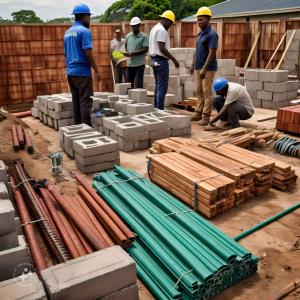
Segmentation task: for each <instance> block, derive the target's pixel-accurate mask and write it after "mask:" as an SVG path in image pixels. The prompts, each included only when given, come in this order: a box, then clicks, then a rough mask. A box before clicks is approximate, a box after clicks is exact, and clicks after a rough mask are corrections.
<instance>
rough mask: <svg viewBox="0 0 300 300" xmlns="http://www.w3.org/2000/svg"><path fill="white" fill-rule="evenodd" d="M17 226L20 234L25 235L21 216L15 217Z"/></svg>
mask: <svg viewBox="0 0 300 300" xmlns="http://www.w3.org/2000/svg"><path fill="white" fill-rule="evenodd" d="M15 226H16V230H17V233H18V236H19V235H23V230H22V228H21V223H20V218H19V217H15Z"/></svg>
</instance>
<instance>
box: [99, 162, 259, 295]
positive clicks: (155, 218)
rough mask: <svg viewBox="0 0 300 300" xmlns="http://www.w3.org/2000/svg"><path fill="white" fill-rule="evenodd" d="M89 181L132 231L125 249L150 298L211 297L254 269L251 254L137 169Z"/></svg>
mask: <svg viewBox="0 0 300 300" xmlns="http://www.w3.org/2000/svg"><path fill="white" fill-rule="evenodd" d="M228 180H229V179H228ZM229 181H230V180H229ZM93 187H94V188H95V189H96V190H97V192H98V193H99V194H100V195H101V197H103V199H104V200H105V201H106V202H107V203H108V204H109V205H110V206H111V207H112V208H113V209H114V210H115V211H116V212H117V213H118V214H119V215H120V216H121V217H122V219H123V220H124V221H125V222H126V223H127V224H128V225H129V226H130V227H131V229H132V230H133V231H134V232H135V233H136V234H137V238H136V241H134V243H133V246H132V247H131V248H130V249H129V250H128V252H129V253H130V254H131V255H132V256H133V258H134V259H135V260H136V262H137V273H138V276H139V278H140V279H141V280H142V281H143V282H144V283H145V285H146V286H147V288H149V290H150V291H151V293H152V294H153V296H154V297H155V298H157V299H191V298H192V299H210V298H213V297H214V296H215V295H217V294H218V293H220V292H221V291H223V290H225V289H227V288H229V287H230V286H232V285H234V284H236V283H238V282H240V281H241V280H243V279H244V278H247V277H249V276H251V274H253V273H255V272H256V270H257V262H258V259H257V258H256V257H255V256H253V255H252V254H251V253H250V252H249V251H247V250H246V249H245V248H243V247H242V246H240V245H239V244H237V243H236V242H235V241H234V240H233V239H231V238H229V237H228V236H226V235H225V234H224V233H222V232H221V231H219V230H218V229H217V228H216V227H215V226H214V225H212V224H211V223H210V222H208V221H206V220H205V219H203V218H202V217H200V216H199V215H198V214H197V213H196V212H194V211H193V210H190V208H189V207H188V206H186V205H185V204H183V203H181V202H180V201H178V200H177V199H175V198H174V197H172V196H170V195H169V194H168V193H166V192H165V191H163V190H162V189H161V188H159V187H157V186H156V185H155V184H153V183H151V182H149V181H148V180H146V179H145V178H142V177H140V175H139V174H137V173H135V172H133V171H127V170H126V169H124V168H122V167H117V168H116V169H115V170H114V171H112V172H105V173H101V174H98V175H97V176H96V177H95V178H94V181H93ZM187 212H189V213H187ZM195 249H197V250H195Z"/></svg>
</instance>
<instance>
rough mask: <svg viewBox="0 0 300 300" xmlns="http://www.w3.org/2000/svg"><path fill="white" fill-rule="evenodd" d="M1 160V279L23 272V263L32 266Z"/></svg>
mask: <svg viewBox="0 0 300 300" xmlns="http://www.w3.org/2000/svg"><path fill="white" fill-rule="evenodd" d="M3 166H5V164H4V162H3V161H0V180H1V181H0V281H3V280H8V279H10V278H13V277H17V276H19V275H21V274H22V265H27V266H29V267H32V264H31V258H30V255H29V252H28V249H27V246H26V242H25V239H24V236H23V235H22V229H21V225H20V220H19V218H18V217H16V212H15V208H14V206H13V204H12V201H11V199H12V198H10V195H9V192H8V190H7V187H6V183H7V182H8V175H7V173H6V168H3Z"/></svg>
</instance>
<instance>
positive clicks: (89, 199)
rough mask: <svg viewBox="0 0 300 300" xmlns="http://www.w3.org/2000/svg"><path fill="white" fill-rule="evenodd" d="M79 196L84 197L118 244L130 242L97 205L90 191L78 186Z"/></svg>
mask: <svg viewBox="0 0 300 300" xmlns="http://www.w3.org/2000/svg"><path fill="white" fill-rule="evenodd" d="M78 191H79V194H80V195H81V196H82V198H83V199H84V201H86V203H87V204H88V206H89V207H91V209H92V210H93V212H94V214H95V215H96V216H97V218H98V219H99V221H100V222H103V223H104V224H105V227H106V230H107V231H108V232H110V233H111V234H112V235H113V237H114V239H115V240H116V242H117V243H118V244H121V243H123V242H125V241H127V240H128V238H127V237H126V235H125V234H124V233H123V232H122V231H121V230H120V228H119V227H118V226H117V225H116V224H115V223H114V222H112V220H111V218H110V217H109V215H108V214H107V213H106V212H105V211H104V210H103V209H102V208H101V207H100V206H99V205H98V204H97V202H96V201H95V200H94V198H93V197H92V196H91V195H90V194H89V193H88V191H87V190H86V189H85V188H84V187H82V186H80V185H79V186H78Z"/></svg>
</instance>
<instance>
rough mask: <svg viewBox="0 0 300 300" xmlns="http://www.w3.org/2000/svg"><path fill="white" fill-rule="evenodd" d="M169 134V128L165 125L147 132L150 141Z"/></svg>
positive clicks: (163, 137) (164, 137)
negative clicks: (162, 127)
mask: <svg viewBox="0 0 300 300" xmlns="http://www.w3.org/2000/svg"><path fill="white" fill-rule="evenodd" d="M170 136H171V129H170V128H168V127H166V128H164V129H161V130H155V131H150V132H149V139H150V141H154V140H160V139H166V138H168V137H170Z"/></svg>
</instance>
